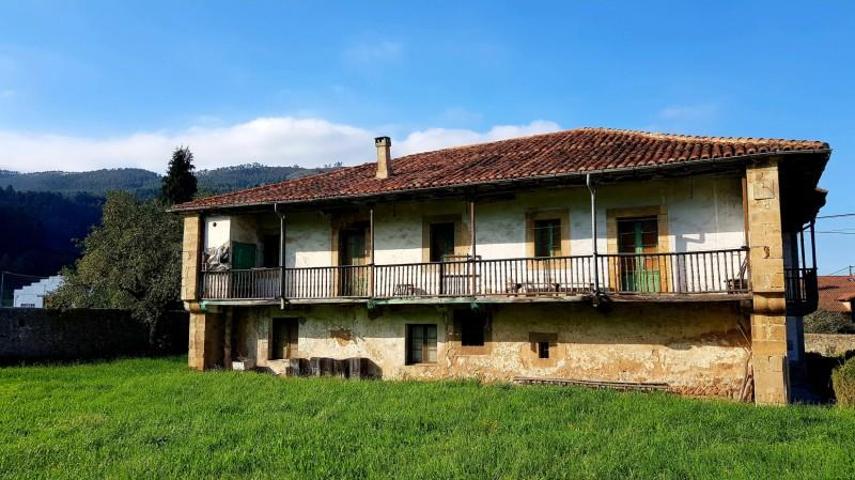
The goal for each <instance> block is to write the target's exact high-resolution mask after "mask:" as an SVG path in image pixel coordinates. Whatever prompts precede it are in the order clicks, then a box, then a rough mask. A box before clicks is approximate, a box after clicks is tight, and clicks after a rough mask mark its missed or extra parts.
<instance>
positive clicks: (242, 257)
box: [232, 242, 255, 270]
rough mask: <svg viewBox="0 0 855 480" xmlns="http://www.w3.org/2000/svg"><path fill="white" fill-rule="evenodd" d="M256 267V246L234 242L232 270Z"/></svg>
mask: <svg viewBox="0 0 855 480" xmlns="http://www.w3.org/2000/svg"><path fill="white" fill-rule="evenodd" d="M254 267H255V244H254V243H241V242H232V268H233V269H235V270H245V269H248V268H254Z"/></svg>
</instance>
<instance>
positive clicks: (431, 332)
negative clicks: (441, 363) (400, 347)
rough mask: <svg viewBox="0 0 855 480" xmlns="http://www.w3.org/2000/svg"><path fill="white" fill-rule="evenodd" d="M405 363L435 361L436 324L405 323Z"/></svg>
mask: <svg viewBox="0 0 855 480" xmlns="http://www.w3.org/2000/svg"><path fill="white" fill-rule="evenodd" d="M406 344H407V365H413V364H416V363H436V325H407V339H406Z"/></svg>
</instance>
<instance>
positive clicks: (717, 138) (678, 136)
mask: <svg viewBox="0 0 855 480" xmlns="http://www.w3.org/2000/svg"><path fill="white" fill-rule="evenodd" d="M573 130H582V131H599V132H611V133H624V134H628V135H637V136H643V137H648V138H655V139H662V140H672V139H673V140H706V141H713V142H718V143H734V142H739V143H753V142H792V143H817V144H822V145H826V146H827V145H828V143H827V142H823V141H822V140H807V139H794V138H774V137H726V136H722V135H688V134H684V133H668V132H652V131H649V130H634V129H630V128H610V127H581V128H576V129H572V130H564V132H569V131H573Z"/></svg>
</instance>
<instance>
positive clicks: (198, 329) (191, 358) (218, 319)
mask: <svg viewBox="0 0 855 480" xmlns="http://www.w3.org/2000/svg"><path fill="white" fill-rule="evenodd" d="M224 347H225V322H224V319H223V315H222V314H220V313H218V312H213V311H203V310H202V309H201V308H200V307H199V305H198V304H195V303H194V304H191V306H190V345H189V348H188V351H187V364H188V365H189V366H190V368H193V369H196V370H208V369H210V368H214V367H222V366H223V360H224V358H223V357H224V354H225V348H224Z"/></svg>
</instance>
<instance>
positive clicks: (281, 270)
mask: <svg viewBox="0 0 855 480" xmlns="http://www.w3.org/2000/svg"><path fill="white" fill-rule="evenodd" d="M273 211H274V212H275V213H276V215H277V216H278V217H279V308H281V309H283V310H284V309H285V212H281V211H279V204H277V203H274V204H273Z"/></svg>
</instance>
